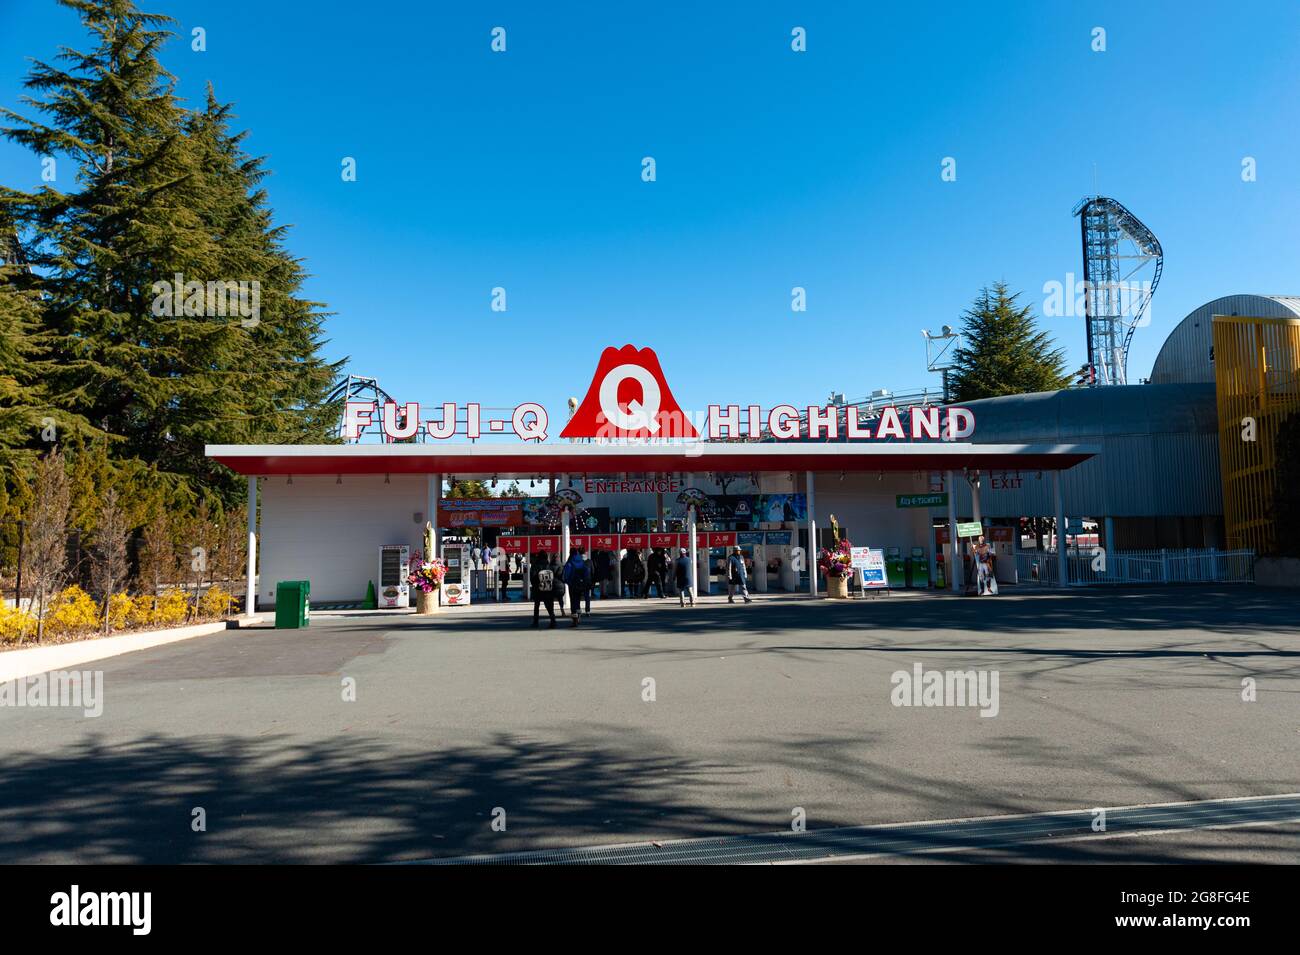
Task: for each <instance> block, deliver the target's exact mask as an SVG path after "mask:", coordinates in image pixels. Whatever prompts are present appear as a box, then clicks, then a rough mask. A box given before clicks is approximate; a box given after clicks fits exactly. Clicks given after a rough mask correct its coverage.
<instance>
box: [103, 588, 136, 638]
mask: <svg viewBox="0 0 1300 955" xmlns="http://www.w3.org/2000/svg"><path fill="white" fill-rule="evenodd" d="M134 609H135V600H133V599H132V598H131V597H130V595H128V594H113V595H112V596H111V597H109V598H108V626H109V629H110V630H121V629H122V628H123V627H125V626H126V625H127V622H128V621H129V620H130V619H131V611H132V610H134Z"/></svg>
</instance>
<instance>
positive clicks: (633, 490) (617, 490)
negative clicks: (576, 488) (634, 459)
mask: <svg viewBox="0 0 1300 955" xmlns="http://www.w3.org/2000/svg"><path fill="white" fill-rule="evenodd" d="M582 489H583V491H585V492H586V493H588V494H676V493H677V492H678V491H680V490H681V489H682V482H681V481H678V480H659V481H598V480H592V479H591V478H587V479H586V480H584V481H583V482H582Z"/></svg>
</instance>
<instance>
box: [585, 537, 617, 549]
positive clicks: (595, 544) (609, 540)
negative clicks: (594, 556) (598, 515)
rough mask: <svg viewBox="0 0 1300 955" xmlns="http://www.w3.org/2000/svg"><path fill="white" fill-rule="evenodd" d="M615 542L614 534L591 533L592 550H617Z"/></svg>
mask: <svg viewBox="0 0 1300 955" xmlns="http://www.w3.org/2000/svg"><path fill="white" fill-rule="evenodd" d="M615 543H616V540H615V536H614V535H613V534H592V535H591V549H592V550H617V549H618V548H617V547H615V546H614V545H615Z"/></svg>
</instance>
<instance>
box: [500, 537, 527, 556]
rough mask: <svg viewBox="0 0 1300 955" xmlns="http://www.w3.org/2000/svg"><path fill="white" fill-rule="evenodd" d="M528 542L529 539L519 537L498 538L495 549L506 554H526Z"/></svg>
mask: <svg viewBox="0 0 1300 955" xmlns="http://www.w3.org/2000/svg"><path fill="white" fill-rule="evenodd" d="M529 540H531V538H528V537H519V536H514V537H498V538H497V547H498V548H500V549H501V550H503V551H505V552H506V553H507V554H527V553H528V541H529Z"/></svg>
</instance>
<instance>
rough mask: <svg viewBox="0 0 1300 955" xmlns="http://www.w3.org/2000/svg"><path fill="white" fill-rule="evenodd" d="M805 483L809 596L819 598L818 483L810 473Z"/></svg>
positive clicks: (805, 477)
mask: <svg viewBox="0 0 1300 955" xmlns="http://www.w3.org/2000/svg"><path fill="white" fill-rule="evenodd" d="M804 483H805V485H806V487H807V489H808V495H807V496H808V594H809V596H812V597H816V596H817V553H818V548H817V497H816V495H817V483H816V480H815V479H814V477H813V473H812V472H811V471H808V472H806V473H805V475H804Z"/></svg>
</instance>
